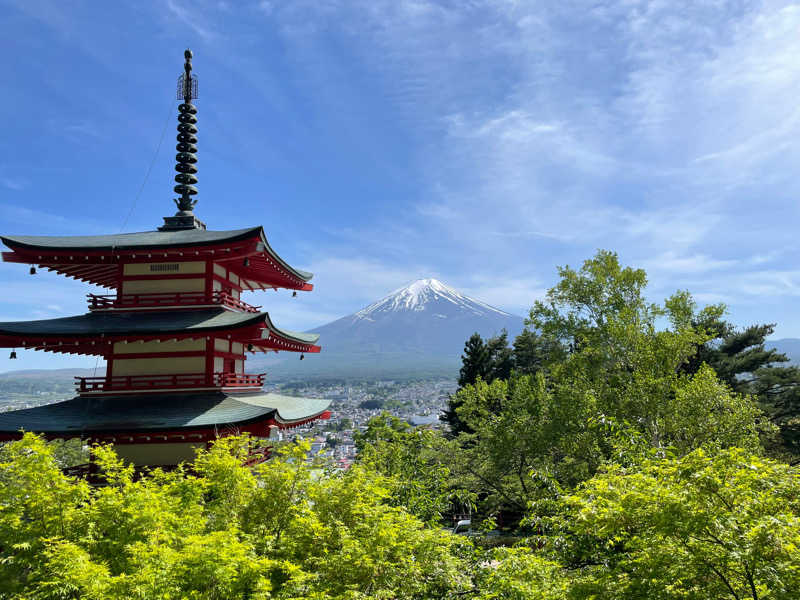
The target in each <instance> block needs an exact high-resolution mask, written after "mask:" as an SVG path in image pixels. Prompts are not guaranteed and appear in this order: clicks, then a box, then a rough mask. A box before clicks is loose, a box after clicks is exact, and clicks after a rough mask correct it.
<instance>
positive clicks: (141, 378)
mask: <svg viewBox="0 0 800 600" xmlns="http://www.w3.org/2000/svg"><path fill="white" fill-rule="evenodd" d="M264 375H265V373H258V374H249V373H214V374H213V375H212V376H211V380H210V381H209V378H208V376H207V375H206V374H205V373H185V374H179V375H114V376H111V377H76V378H75V389H76V391H77V392H78V393H79V394H81V395H84V394H118V393H121V394H124V393H132V392H170V391H173V392H174V391H183V390H198V389H206V390H208V389H213V390H218V389H219V390H225V389H234V390H237V391H242V392H244V391H252V390H260V389H261V388H262V387H263V386H264Z"/></svg>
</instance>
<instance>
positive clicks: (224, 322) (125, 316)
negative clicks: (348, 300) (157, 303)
mask: <svg viewBox="0 0 800 600" xmlns="http://www.w3.org/2000/svg"><path fill="white" fill-rule="evenodd" d="M267 317H268V315H267V314H266V313H255V314H254V313H238V312H233V311H230V310H225V309H224V308H208V309H199V310H170V311H135V312H91V313H87V314H85V315H80V316H77V317H62V318H60V319H43V320H41V321H17V322H6V323H0V334H6V335H22V336H24V335H43V336H47V335H54V336H58V335H63V336H82V335H97V334H99V333H105V334H108V335H124V334H147V333H156V334H158V333H172V332H175V333H182V332H187V331H213V330H215V329H231V328H237V327H243V326H246V325H252V324H255V323H258V322H259V321H264V320H265V318H267ZM301 335H302V334H301Z"/></svg>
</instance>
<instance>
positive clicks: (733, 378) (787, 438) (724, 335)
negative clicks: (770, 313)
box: [682, 316, 800, 462]
mask: <svg viewBox="0 0 800 600" xmlns="http://www.w3.org/2000/svg"><path fill="white" fill-rule="evenodd" d="M695 326H696V327H698V328H701V329H703V330H705V331H706V332H707V333H708V334H709V336H710V339H709V340H708V341H706V342H705V343H703V344H701V345H699V346H698V347H697V352H696V354H695V355H694V356H693V357H691V358H690V359H689V360H688V361H687V362H686V364H685V365H683V367H682V369H683V370H684V371H685V372H687V373H694V372H696V371H697V370H698V369H699V368H700V367H701V365H702V364H704V363H705V364H708V365H709V366H711V367H712V368H713V369H714V371H715V372H716V373H717V375H718V376H719V378H720V379H721V380H722V381H724V382H725V383H726V384H727V385H729V386H730V387H731V388H732V389H733V390H735V391H737V392H739V393H742V394H751V395H752V396H753V397H754V398H755V399H756V400H757V402H758V404H759V406H760V407H761V408H762V409H763V410H764V411H765V412H766V413H767V415H769V417H770V420H771V421H772V422H773V423H774V424H775V425H776V426H777V427H778V437H777V439H776V440H774V441H773V440H769V448H770V450H771V451H772V452H773V453H774V454H776V455H777V456H783V457H787V458H789V459H790V460H793V461H796V462H798V461H800V368H798V367H796V366H786V365H785V363H787V362H788V361H789V359H788V358H787V357H786V355H785V354H781V353H780V352H778V351H777V350H775V349H767V348H765V342H766V338H767V336H769V335H771V334H772V332H773V331H774V327H775V326H774V325H771V324H770V325H753V326H751V327H746V328H744V329H742V330H737V329H736V328H735V327H734V326H733V325H731V324H730V323H728V322H726V321H724V320H722V319H721V318H719V317H713V316H712V317H707V318H705V319H697V320H696V321H695Z"/></svg>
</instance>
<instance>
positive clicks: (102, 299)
mask: <svg viewBox="0 0 800 600" xmlns="http://www.w3.org/2000/svg"><path fill="white" fill-rule="evenodd" d="M86 297H87V299H88V301H89V310H91V311H96V310H137V309H150V310H152V309H158V308H175V307H181V308H184V307H189V308H191V307H195V308H198V307H206V306H224V307H226V308H230V309H232V310H237V311H241V312H251V313H257V312H258V311H259V309H260V308H261V307H260V306H252V305H250V304H248V303H247V302H243V301H242V300H240V299H239V298H234V297H233V296H232V295H231V294H229V293H227V292H223V291H219V290H215V291H214V292H212V293H211V295H210V296H209V295H208V294H206V293H205V292H174V293H168V294H124V295H97V294H86Z"/></svg>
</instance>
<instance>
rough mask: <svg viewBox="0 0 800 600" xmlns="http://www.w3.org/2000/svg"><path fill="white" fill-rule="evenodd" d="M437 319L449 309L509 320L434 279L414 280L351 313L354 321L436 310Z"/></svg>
mask: <svg viewBox="0 0 800 600" xmlns="http://www.w3.org/2000/svg"><path fill="white" fill-rule="evenodd" d="M438 309H442V310H441V311H439V312H437V314H438V316H439V318H447V316H448V313H452V312H453V310H457V311H459V312H460V311H468V312H471V313H472V314H474V315H477V316H483V315H487V314H494V315H501V316H503V317H511V316H512V315H510V314H509V313H507V312H504V311H502V310H500V309H498V308H494V307H493V306H489V305H488V304H485V303H484V302H481V301H479V300H475V299H474V298H470V297H469V296H465V295H464V294H462V293H460V292H458V291H457V290H455V289H453V288H451V287H450V286H448V285H445V284H444V283H442V282H441V281H439V280H438V279H417V280H416V281H414V282H413V283H410V284H409V285H407V286H405V287H402V288H399V289H397V290H395V291H393V292H392V293H391V294H389V295H388V296H386V297H385V298H381V299H380V300H378V301H377V302H374V303H373V304H370V305H369V306H367V307H366V308H363V309H362V310H360V311H358V312H357V313H355V315H354V316H355V317H356V318H360V319H367V320H374V318H375V316H377V315H378V314H380V313H387V312H398V311H409V310H410V311H423V310H432V311H437V310H438Z"/></svg>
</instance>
